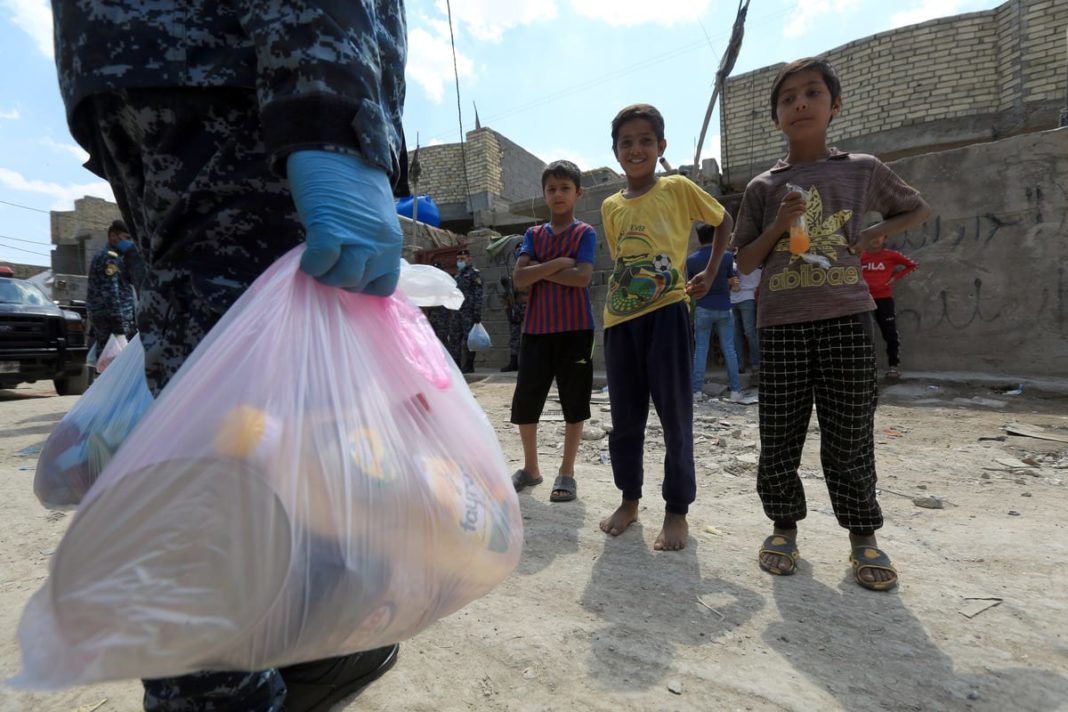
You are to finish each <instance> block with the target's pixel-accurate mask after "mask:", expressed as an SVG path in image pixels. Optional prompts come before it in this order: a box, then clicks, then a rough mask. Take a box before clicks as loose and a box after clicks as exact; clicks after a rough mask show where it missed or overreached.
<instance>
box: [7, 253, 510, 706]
mask: <svg viewBox="0 0 1068 712" xmlns="http://www.w3.org/2000/svg"><path fill="white" fill-rule="evenodd" d="M299 258H300V252H299V249H298V250H294V251H293V252H291V253H289V254H288V255H286V256H285V257H283V258H282V259H281V260H279V262H278V263H276V264H275V265H274V266H272V267H271V269H269V270H268V271H267V272H266V273H265V274H264V275H263V276H261V277H260V278H259V279H258V280H257V281H256V282H255V284H253V286H252V287H251V288H250V289H249V290H248V292H247V293H246V294H245V295H244V296H242V298H241V299H240V300H238V302H237V303H236V304H235V305H234V306H233V307H232V308H231V309H230V311H229V312H228V313H227V314H226V316H225V317H224V318H223V319H222V321H220V322H219V324H218V325H217V326H216V327H215V328H214V329H212V331H211V333H210V334H209V335H208V336H207V338H206V339H205V340H204V341H203V342H202V343H201V344H200V346H198V347H197V349H196V351H194V353H193V354H192V356H191V357H190V358H189V360H188V361H187V362H186V364H185V365H184V366H183V367H182V369H181V370H180V371H179V372H178V374H177V375H176V376H175V378H174V379H173V380H172V382H171V383H170V384H169V385H168V386H167V388H166V389H165V390H164V392H163V393H162V394H160V397H159V399H158V400H157V402H156V404H155V406H154V407H153V408H152V409H151V410H150V411H149V413H148V415H147V416H146V417H145V419H144V420H143V421H142V422H141V424H140V425H139V426H138V427H137V429H136V430H135V431H134V432H133V433H132V434H131V436H130V437H131V439H132V440H136V441H137V442H138V443H140V446H139V447H136V448H132V447H124V448H122V449H121V450H120V451H119V453H118V454H117V455H116V457H115V458H114V459H113V460H112V461H111V463H110V464H109V465H108V467H107V468H106V470H105V471H104V473H103V475H102V476H101V478H100V479H99V480H98V481H97V483H96V485H95V486H94V487H93V488H92V490H90V492H89V494H88V496H87V497H86V498H85V500H84V501H83V502H82V505H81V507H80V508H79V511H78V513H77V515H76V516H75V518H74V520H73V522H72V523H71V526H70V528H69V530H68V531H67V533H66V535H65V537H64V538H63V540H62V541H61V542H60V544H59V547H58V548H57V549H56V552H55V554H54V556H53V558H52V566H51V571H50V576H49V578H48V579H47V581H46V582H45V584H44V586H43V587H42V588H41V589H40V590H39V591H38V592H37V593H36V594H35V595H34V596H33V598H32V599H31V601H30V602H29V603H28V604H27V607H26V609H25V611H24V612H23V617H22V621H21V624H20V627H19V641H20V645H21V648H22V656H23V672H22V674H21V675H20V676H19V677H18V678H16V680H14V681H13V682H14V683H15V684H17V685H21V686H26V687H44V688H55V687H65V686H69V685H74V684H81V683H87V682H93V681H99V680H107V679H117V678H135V677H141V678H153V677H164V676H173V675H180V674H184V673H188V672H193V671H196V670H203V669H222V670H261V669H265V668H269V667H273V666H278V665H285V664H290V663H295V662H301V661H307V660H316V659H322V658H327V657H331V656H336V655H341V654H345V653H349V652H354V651H357V650H365V649H370V648H375V647H378V646H382V645H386V644H389V643H394V642H397V641H400V640H403V639H405V638H408V637H410V636H411V635H413V634H415V633H416V632H418V631H419V630H421V629H423V628H425V627H426V626H428V625H430V624H431V623H433V622H434V621H435V620H437V619H438V618H440V617H442V616H445V615H448V614H449V613H452V612H453V611H456V610H457V609H459V608H461V607H463V606H464V605H466V604H468V603H469V602H471V601H472V600H474V599H475V598H478V597H479V596H481V595H483V594H485V593H487V592H488V591H489V590H490V589H492V588H493V587H494V586H495V585H497V584H498V583H499V582H500V581H501V580H502V579H504V578H505V577H506V576H507V575H508V574H509V573H510V572H511V571H512V569H513V568H514V567H515V565H516V564H517V563H518V561H519V556H520V553H521V548H522V541H523V531H522V518H521V516H520V512H519V506H518V500H517V498H516V494H515V489H514V487H513V486H512V484H511V481H510V479H509V475H508V468H507V466H506V463H505V461H504V457H503V454H502V453H501V450H500V446H499V445H498V443H497V439H496V436H495V434H494V431H493V428H492V426H491V425H490V423H489V421H488V419H487V418H486V416H485V414H484V413H483V412H482V410H481V409H480V408H479V406H478V405H477V403H476V402H475V400H474V398H473V397H472V395H471V392H470V391H469V390H468V388H467V386H466V384H465V383H464V381H463V378H462V376H461V375H460V373H459V371H458V370H457V369H456V367H455V366H454V365H453V364H452V362H451V359H449V358H448V356H447V354H446V353H445V351H444V349H443V348H442V346H441V344H440V343H439V342H438V340H437V338H436V337H435V336H434V332H433V331H432V330H431V328H430V325H429V324H428V323H427V322H426V320H425V319H424V318H423V316H422V314H421V313H420V311H419V309H418V308H416V307H414V306H412V305H411V304H410V303H408V302H407V301H406V300H405V299H404V297H403V296H401V295H400V294H399V293H398V294H396V295H394V296H393V297H389V298H378V297H370V296H366V295H361V294H352V293H349V292H346V291H343V290H339V289H334V288H331V287H326V286H323V285H321V284H319V283H318V282H316V281H315V280H313V279H311V278H309V277H307V276H306V275H304V274H303V273H302V272H299V271H298V269H297V267H298V262H299Z"/></svg>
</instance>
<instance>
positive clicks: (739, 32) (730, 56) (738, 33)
mask: <svg viewBox="0 0 1068 712" xmlns="http://www.w3.org/2000/svg"><path fill="white" fill-rule="evenodd" d="M748 12H749V0H738V14H737V15H735V17H734V27H732V28H731V39H730V41H729V42H728V43H727V49H726V50H725V51H724V52H723V59H722V60H720V63H719V70H717V71H716V86H715V88H714V89H713V90H712V98H711V99H710V100H709V102H708V110H707V111H705V121H704V123H703V124H701V135H700V136H698V138H697V148H696V149H695V150H694V152H693V174H694V177H695V178H697V177H700V175H701V147H702V146H703V145H704V143H705V133H706V132H707V131H708V123H709V121H711V120H712V110H713V109H715V108H716V99H718V98H719V94H720V92H721V91H722V90H723V85H724V84H725V83H726V81H727V77H728V76H729V75H730V73H731V70H732V69H734V63H735V62H736V61H737V60H738V52H739V51H741V49H742V37H743V36H744V35H745V16H746V13H748Z"/></svg>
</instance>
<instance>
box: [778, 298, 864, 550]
mask: <svg viewBox="0 0 1068 712" xmlns="http://www.w3.org/2000/svg"><path fill="white" fill-rule="evenodd" d="M760 358H761V363H760V462H759V465H758V466H757V493H758V494H759V495H760V501H761V502H762V503H763V505H764V513H765V514H766V515H767V516H768V518H769V519H771V520H772V521H774V522H775V524H776V526H781V527H786V528H790V527H792V526H794V525H795V524H796V522H798V521H799V520H801V519H804V518H805V514H806V513H807V509H806V504H805V490H804V488H803V487H802V485H801V478H800V476H799V475H798V473H797V468H798V465H799V464H800V462H801V449H802V448H803V447H804V444H805V436H806V435H807V433H808V421H809V417H810V415H811V413H812V403H813V400H815V403H816V418H817V419H818V420H819V424H820V436H821V437H820V461H821V463H822V465H823V475H824V478H825V479H826V482H827V490H828V492H829V493H830V498H831V506H832V507H833V508H834V513H835V516H836V517H837V519H838V523H839V524H840V525H841V526H843V527H845V528H846V529H848V530H849V531H850V532H852V533H853V534H858V535H861V536H864V535H868V534H871V533H873V532H874V531H875V530H876V529H878V528H879V527H881V526H882V524H883V517H882V512H881V510H880V509H879V503H878V501H877V500H876V498H875V482H876V475H875V442H874V437H873V429H874V424H875V402H876V396H877V393H876V383H875V352H874V349H873V348H872V333H871V318H870V315H869V314H867V313H864V314H856V315H852V316H846V317H841V318H837V319H825V320H821V321H810V322H804V323H800V324H786V325H782V326H771V327H765V328H762V329H760Z"/></svg>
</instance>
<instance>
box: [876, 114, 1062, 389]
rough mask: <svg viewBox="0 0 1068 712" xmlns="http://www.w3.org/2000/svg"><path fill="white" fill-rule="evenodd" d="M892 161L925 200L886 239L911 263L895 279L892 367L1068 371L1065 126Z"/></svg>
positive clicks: (1056, 373)
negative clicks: (909, 221) (896, 356)
mask: <svg viewBox="0 0 1068 712" xmlns="http://www.w3.org/2000/svg"><path fill="white" fill-rule="evenodd" d="M891 167H892V168H893V169H894V170H895V171H896V172H897V173H898V174H899V175H901V176H902V177H903V178H904V179H905V180H907V181H908V182H909V183H911V184H912V185H914V186H916V187H917V188H918V189H919V190H920V191H922V192H923V194H924V197H925V198H926V199H927V201H928V203H929V204H930V205H931V207H932V209H933V210H934V216H933V217H932V219H931V220H930V221H929V222H928V223H927V224H926V225H924V226H922V227H921V228H919V229H917V230H914V231H911V232H909V233H906V234H904V235H900V236H896V237H894V238H891V240H890V241H889V243H888V246H889V247H890V248H891V249H895V250H899V251H901V252H903V253H905V254H906V255H909V256H910V257H912V258H913V259H915V260H916V261H917V262H919V263H920V269H919V270H917V271H916V272H914V273H913V274H912V275H910V276H909V277H908V278H906V279H905V280H903V281H901V282H898V283H897V285H896V286H895V289H894V292H895V293H894V298H895V301H896V304H897V314H898V318H897V321H898V329H899V332H900V334H901V339H902V366H903V367H904V368H905V369H908V370H935V371H937V370H948V371H982V372H990V373H995V374H998V375H1022V376H1059V377H1064V376H1065V375H1066V374H1068V191H1066V189H1065V186H1068V129H1059V130H1054V131H1048V132H1044V133H1034V134H1028V135H1024V136H1017V137H1013V138H1009V139H1004V140H1002V141H997V142H994V143H987V144H980V145H975V146H970V147H966V148H960V149H955V150H951V151H943V152H940V153H932V154H927V155H923V156H915V157H911V158H905V159H901V160H899V161H896V162H894V163H892V164H891ZM876 341H877V344H878V348H879V349H880V350H882V349H883V347H882V341H881V340H879V339H878V338H877V340H876ZM880 357H882V354H880Z"/></svg>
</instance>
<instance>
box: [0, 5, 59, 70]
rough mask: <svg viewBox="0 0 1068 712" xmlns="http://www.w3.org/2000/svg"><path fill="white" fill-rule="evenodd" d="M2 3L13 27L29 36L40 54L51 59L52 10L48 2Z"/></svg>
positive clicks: (52, 50) (52, 51)
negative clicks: (9, 14) (13, 24)
mask: <svg viewBox="0 0 1068 712" xmlns="http://www.w3.org/2000/svg"><path fill="white" fill-rule="evenodd" d="M2 3H3V5H4V7H6V8H7V9H8V11H9V12H10V13H11V21H12V22H14V23H15V26H16V27H18V28H19V29H20V30H22V31H23V32H25V33H26V34H27V35H29V36H30V39H32V40H33V43H34V44H35V45H37V49H38V50H39V51H40V52H41V54H43V55H44V56H46V57H48V58H49V59H52V58H53V53H54V49H53V47H52V8H51V7H50V6H49V4H48V0H2Z"/></svg>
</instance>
